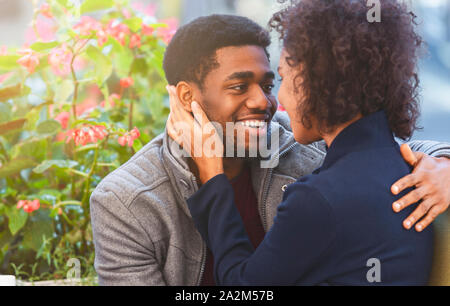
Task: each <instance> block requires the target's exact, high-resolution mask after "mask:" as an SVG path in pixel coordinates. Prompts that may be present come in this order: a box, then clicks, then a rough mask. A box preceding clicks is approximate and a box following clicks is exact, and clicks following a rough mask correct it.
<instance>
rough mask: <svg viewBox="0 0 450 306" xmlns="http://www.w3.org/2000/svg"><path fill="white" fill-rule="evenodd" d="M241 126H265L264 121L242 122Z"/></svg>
mask: <svg viewBox="0 0 450 306" xmlns="http://www.w3.org/2000/svg"><path fill="white" fill-rule="evenodd" d="M243 124H244V125H245V126H246V127H251V128H262V127H263V126H264V124H265V122H264V121H244V122H243Z"/></svg>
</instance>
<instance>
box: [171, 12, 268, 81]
mask: <svg viewBox="0 0 450 306" xmlns="http://www.w3.org/2000/svg"><path fill="white" fill-rule="evenodd" d="M246 45H251V46H260V47H261V48H263V49H264V51H265V52H266V54H267V56H268V57H269V53H268V52H267V47H268V46H269V45H270V35H269V33H268V31H267V30H265V29H263V28H262V27H261V26H259V25H258V24H256V23H255V22H253V21H251V20H250V19H248V18H246V17H240V16H232V15H211V16H207V17H200V18H198V19H196V20H194V21H192V22H191V23H189V24H187V25H185V26H183V27H181V28H180V29H179V30H178V31H177V33H176V34H175V36H174V37H173V39H172V41H171V42H170V44H169V46H168V47H167V50H166V53H165V55H164V63H163V67H164V71H165V73H166V78H167V81H168V82H169V84H170V85H177V84H178V83H179V82H181V81H185V82H194V83H196V84H197V85H198V86H199V87H200V88H202V85H203V82H204V80H205V78H206V76H207V75H208V73H209V72H211V71H212V70H213V69H215V68H218V63H217V60H216V51H217V50H219V49H221V48H225V47H231V46H235V47H236V46H246Z"/></svg>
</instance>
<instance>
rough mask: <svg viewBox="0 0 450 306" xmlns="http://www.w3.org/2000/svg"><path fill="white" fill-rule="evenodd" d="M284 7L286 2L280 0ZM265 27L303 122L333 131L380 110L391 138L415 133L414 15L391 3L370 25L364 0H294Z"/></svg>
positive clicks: (419, 42)
mask: <svg viewBox="0 0 450 306" xmlns="http://www.w3.org/2000/svg"><path fill="white" fill-rule="evenodd" d="M279 2H282V3H283V2H286V1H282V0H281V1H279ZM289 4H290V5H289V6H288V7H287V8H285V9H283V10H281V11H280V12H278V13H276V14H275V15H274V16H273V17H272V19H271V21H270V26H271V28H272V29H275V30H276V31H277V32H278V33H279V34H280V36H281V40H282V41H283V46H284V48H285V50H286V52H287V53H288V55H289V56H288V58H287V61H288V64H289V65H290V66H291V67H296V69H298V74H297V76H296V78H295V81H294V87H295V88H296V90H297V92H300V91H301V92H302V95H301V96H302V98H301V101H299V111H300V112H301V114H302V122H303V124H304V125H305V126H307V127H311V122H312V121H311V119H315V120H316V121H317V122H318V125H319V129H320V130H321V131H323V132H332V131H333V130H334V129H335V128H336V127H337V126H339V125H341V124H343V123H346V122H348V121H350V120H352V119H353V118H355V117H356V116H357V115H358V114H362V115H363V116H367V115H369V114H372V113H374V112H377V111H380V110H384V111H385V112H386V114H387V117H388V120H389V124H390V128H391V130H392V132H393V133H394V134H395V136H397V137H399V138H401V139H408V138H410V137H411V136H412V134H413V132H414V130H416V129H417V128H418V126H417V120H418V117H419V98H418V89H419V79H418V76H417V61H418V58H419V55H420V52H419V51H421V46H422V43H423V41H422V39H421V37H420V36H419V35H418V34H416V31H415V30H416V26H417V23H416V16H415V15H414V14H413V13H411V12H409V10H408V7H407V6H406V5H405V4H402V3H400V2H398V1H395V0H382V1H381V22H375V23H370V22H369V21H368V19H367V14H368V11H369V9H370V8H369V7H367V1H366V0H302V1H295V0H292V1H290V3H289Z"/></svg>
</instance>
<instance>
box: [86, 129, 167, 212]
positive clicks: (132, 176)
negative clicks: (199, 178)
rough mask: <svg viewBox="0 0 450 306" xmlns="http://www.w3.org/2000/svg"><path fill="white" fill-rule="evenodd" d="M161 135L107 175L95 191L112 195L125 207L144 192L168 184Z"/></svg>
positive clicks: (95, 192)
mask: <svg viewBox="0 0 450 306" xmlns="http://www.w3.org/2000/svg"><path fill="white" fill-rule="evenodd" d="M161 149H162V135H160V136H158V137H156V138H155V139H154V140H153V141H152V142H150V143H149V144H147V145H146V146H145V147H144V148H142V149H141V150H140V151H139V152H137V153H136V154H135V155H134V156H133V157H132V158H131V159H130V160H129V161H127V162H126V163H125V164H123V165H122V166H120V167H119V168H118V169H116V170H114V171H113V172H111V173H110V174H109V175H107V176H106V177H105V178H104V179H103V180H102V181H101V182H100V184H99V185H98V186H97V188H96V189H95V191H94V193H93V196H94V195H96V194H99V193H108V192H109V193H112V194H114V195H115V197H116V198H118V199H119V200H120V202H122V203H123V205H125V206H129V205H130V204H131V203H132V201H133V200H134V198H136V196H138V195H139V193H142V192H144V191H152V190H154V189H156V188H158V186H160V185H162V184H165V183H170V182H169V176H168V174H167V171H166V168H165V166H164V162H163V158H162V152H161Z"/></svg>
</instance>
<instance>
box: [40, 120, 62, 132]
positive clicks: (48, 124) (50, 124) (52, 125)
mask: <svg viewBox="0 0 450 306" xmlns="http://www.w3.org/2000/svg"><path fill="white" fill-rule="evenodd" d="M60 128H61V123H59V121H56V120H53V119H50V120H45V121H44V122H41V123H40V124H39V125H38V127H37V129H36V131H37V132H38V133H39V134H41V135H47V134H56V133H57V132H58V131H59V129H60Z"/></svg>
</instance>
